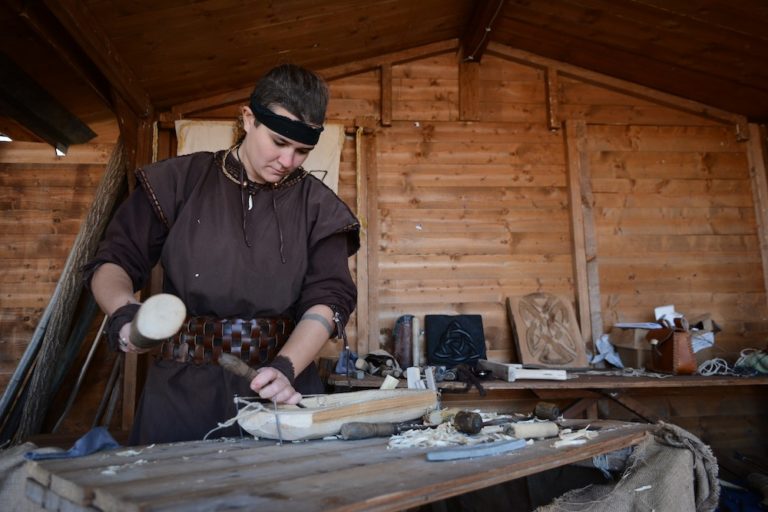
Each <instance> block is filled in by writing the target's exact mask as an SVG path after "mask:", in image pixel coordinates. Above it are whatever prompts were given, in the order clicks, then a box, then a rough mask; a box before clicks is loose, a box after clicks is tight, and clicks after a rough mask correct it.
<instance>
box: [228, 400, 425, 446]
mask: <svg viewBox="0 0 768 512" xmlns="http://www.w3.org/2000/svg"><path fill="white" fill-rule="evenodd" d="M302 404H303V406H304V407H302V408H300V407H298V406H295V405H278V406H277V410H276V411H275V410H273V409H272V408H271V407H269V408H264V407H260V408H259V409H258V410H253V411H246V410H245V409H243V410H241V414H240V416H241V417H240V418H239V419H238V423H239V424H240V426H241V427H243V429H244V430H245V431H247V432H248V433H249V434H251V435H253V436H255V437H263V438H267V439H278V437H282V439H283V440H286V441H294V440H299V439H319V438H322V437H325V436H330V435H335V434H338V433H339V432H340V430H341V426H342V425H343V424H345V423H349V422H351V421H364V422H371V423H377V422H392V423H398V422H402V421H409V420H415V419H417V418H420V417H421V416H423V415H425V414H428V413H429V412H431V411H433V410H434V409H436V408H437V394H436V393H435V392H434V391H431V390H412V389H389V390H382V389H376V390H366V391H354V392H351V393H334V394H332V395H316V396H310V397H307V398H305V399H304V400H302ZM276 414H277V415H279V418H280V434H282V436H278V432H277V427H276V421H275V415H276Z"/></svg>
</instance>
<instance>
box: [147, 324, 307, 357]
mask: <svg viewBox="0 0 768 512" xmlns="http://www.w3.org/2000/svg"><path fill="white" fill-rule="evenodd" d="M293 328H294V323H293V320H291V319H290V318H288V317H282V316H280V317H264V318H252V319H242V318H215V317H207V316H192V317H188V318H187V319H186V320H185V321H184V324H183V325H182V326H181V329H180V330H179V332H178V333H176V335H174V336H173V337H172V338H169V339H168V340H167V341H165V342H163V344H162V345H161V346H160V354H159V357H160V358H162V359H166V360H174V361H179V362H194V363H195V364H204V363H208V362H212V363H216V362H217V361H218V359H219V355H220V354H221V353H222V352H227V353H230V354H233V355H235V356H238V357H240V359H242V360H243V361H245V362H247V363H248V364H249V365H251V366H258V365H263V364H266V363H268V362H270V361H272V359H274V357H275V356H276V355H277V353H278V352H279V351H280V349H281V348H282V347H283V345H285V342H286V341H288V337H289V336H290V334H291V332H293Z"/></svg>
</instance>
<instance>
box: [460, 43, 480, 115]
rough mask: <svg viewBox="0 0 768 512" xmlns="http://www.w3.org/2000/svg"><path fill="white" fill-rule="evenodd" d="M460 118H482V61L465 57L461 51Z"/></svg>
mask: <svg viewBox="0 0 768 512" xmlns="http://www.w3.org/2000/svg"><path fill="white" fill-rule="evenodd" d="M459 119H460V120H461V121H479V120H480V63H479V62H477V61H467V60H465V59H464V55H463V51H462V50H460V51H459Z"/></svg>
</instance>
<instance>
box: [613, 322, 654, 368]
mask: <svg viewBox="0 0 768 512" xmlns="http://www.w3.org/2000/svg"><path fill="white" fill-rule="evenodd" d="M646 334H648V329H621V328H619V327H614V328H613V329H611V332H610V333H609V334H608V339H609V340H610V342H611V343H612V344H613V346H614V347H616V352H617V353H618V354H619V357H621V362H622V363H623V364H624V367H625V368H637V369H641V368H645V367H646V364H650V362H651V344H650V343H648V342H647V341H645V335H646Z"/></svg>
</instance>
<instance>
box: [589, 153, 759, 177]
mask: <svg viewBox="0 0 768 512" xmlns="http://www.w3.org/2000/svg"><path fill="white" fill-rule="evenodd" d="M590 165H591V168H592V176H593V177H595V178H611V177H617V178H637V179H640V178H659V177H661V176H663V177H665V178H669V179H673V178H676V179H702V178H704V177H706V178H711V179H748V177H749V166H748V164H747V155H746V152H744V153H721V152H709V151H678V152H671V151H642V152H640V151H611V150H601V151H599V152H593V153H591V154H590Z"/></svg>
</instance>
